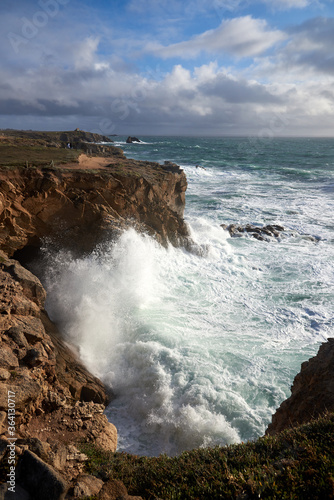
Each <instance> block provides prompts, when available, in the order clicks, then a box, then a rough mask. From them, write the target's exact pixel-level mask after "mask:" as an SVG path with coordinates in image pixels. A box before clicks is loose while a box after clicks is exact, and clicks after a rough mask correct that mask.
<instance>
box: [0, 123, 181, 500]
mask: <svg viewBox="0 0 334 500" xmlns="http://www.w3.org/2000/svg"><path fill="white" fill-rule="evenodd" d="M74 139H77V142H75V140H74ZM105 140H106V138H104V137H101V136H96V135H94V136H92V135H89V134H88V135H87V133H83V132H81V131H76V133H75V136H71V135H70V134H69V133H63V134H62V133H46V136H45V134H44V133H37V132H34V133H26V132H24V133H20V132H19V131H17V133H13V131H7V133H6V134H3V135H2V136H1V140H0V288H1V294H0V313H1V314H0V332H1V337H0V354H1V356H0V459H1V466H0V483H2V485H1V484H0V497H1V494H5V492H6V491H7V493H6V495H7V496H8V495H10V492H11V491H13V490H10V488H11V482H10V481H12V483H13V485H14V488H17V489H16V490H15V492H16V493H17V491H19V493H20V494H22V495H23V497H24V495H26V496H25V497H24V498H33V499H34V500H38V499H40V500H44V499H48V500H51V499H53V498H55V499H60V498H64V497H65V495H66V498H80V497H81V496H85V495H86V496H89V495H92V494H94V491H98V489H101V488H102V485H103V481H101V480H100V479H99V480H97V479H96V478H93V477H91V476H87V475H83V474H82V473H83V469H84V464H85V462H86V460H87V456H86V455H85V454H84V453H81V452H80V451H79V448H78V446H79V444H80V443H82V442H88V443H89V442H93V443H94V444H95V445H97V446H98V447H99V448H101V449H104V450H105V451H115V450H116V445H117V431H116V428H115V427H114V426H113V425H112V424H111V423H109V422H108V420H107V418H106V417H105V415H104V409H105V406H106V404H107V403H108V401H109V400H110V399H111V398H112V397H113V395H112V393H108V394H107V392H106V389H105V388H104V387H103V385H102V383H101V382H100V381H99V380H97V379H96V378H95V377H93V376H92V375H91V374H90V373H89V372H88V371H87V369H86V368H85V367H84V366H83V365H82V364H81V363H80V361H79V360H78V359H77V357H76V355H75V353H74V352H72V350H71V348H70V346H68V345H67V344H65V342H64V341H63V340H62V338H61V335H60V333H59V332H58V330H57V327H56V325H54V324H53V323H52V322H51V321H50V319H49V318H48V315H47V313H46V311H45V309H44V301H45V297H46V293H45V290H44V288H43V286H42V284H41V283H40V281H39V279H38V278H37V277H36V276H34V275H33V274H32V273H31V272H30V271H28V270H27V269H26V268H25V267H23V266H22V265H21V263H20V262H18V260H17V259H19V260H20V261H21V262H24V261H25V260H27V259H28V256H29V255H31V253H32V252H35V250H38V248H39V247H40V246H41V244H42V241H43V238H45V237H47V238H51V239H52V241H53V243H54V244H55V245H57V246H58V247H66V248H70V249H71V250H73V251H75V252H77V253H80V254H82V253H85V252H89V251H91V250H92V249H93V248H94V247H95V246H96V244H97V243H99V242H103V241H104V240H105V239H108V240H109V239H110V238H112V237H114V236H116V235H117V234H118V233H119V232H120V231H121V230H123V229H124V228H127V227H129V226H135V227H136V228H137V229H138V230H140V231H144V232H146V233H148V234H150V235H152V236H153V237H155V238H156V239H157V240H158V241H159V242H161V243H162V244H164V245H167V244H168V243H169V242H170V243H172V244H174V245H179V244H182V243H184V242H185V241H186V238H187V234H188V232H187V227H186V225H185V223H184V221H183V211H184V205H185V191H186V187H187V181H186V177H185V174H184V172H183V171H182V170H181V169H180V168H179V167H178V166H177V165H174V164H169V163H168V164H166V165H160V164H158V163H150V162H139V161H134V160H129V159H127V158H125V157H124V155H123V152H122V151H121V150H119V149H118V148H115V147H113V146H112V145H105V144H103V142H104V141H105ZM68 141H71V144H64V143H67V142H68ZM74 146H75V147H74ZM75 148H77V149H75ZM26 158H28V159H26ZM11 467H13V469H11ZM11 474H12V475H11ZM47 478H49V479H47ZM101 483H102V484H101ZM96 488H97V489H96ZM110 488H112V485H111V486H110ZM115 488H116V489H115V492H116V493H117V491H118V490H119V489H120V490H122V494H123V495H124V497H125V498H127V496H126V490H125V488H124V487H122V485H118V486H117V485H116V486H115ZM124 490H125V491H124ZM116 493H115V495H116ZM29 495H30V496H29ZM115 495H114V496H115ZM5 498H7V497H5ZM8 498H9V497H8ZM108 498H113V496H109V497H108ZM115 498H116V496H115Z"/></svg>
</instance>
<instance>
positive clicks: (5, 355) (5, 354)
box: [0, 344, 19, 370]
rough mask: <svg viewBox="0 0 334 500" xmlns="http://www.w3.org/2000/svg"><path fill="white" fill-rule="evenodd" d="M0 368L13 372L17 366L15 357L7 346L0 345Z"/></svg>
mask: <svg viewBox="0 0 334 500" xmlns="http://www.w3.org/2000/svg"><path fill="white" fill-rule="evenodd" d="M0 366H1V367H3V368H5V369H7V370H14V369H15V368H17V367H18V366H19V361H18V359H17V356H16V355H15V354H14V352H13V350H12V349H11V348H10V347H9V346H7V345H4V344H2V345H0Z"/></svg>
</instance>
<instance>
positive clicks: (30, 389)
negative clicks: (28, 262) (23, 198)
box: [0, 252, 117, 498]
mask: <svg viewBox="0 0 334 500" xmlns="http://www.w3.org/2000/svg"><path fill="white" fill-rule="evenodd" d="M0 289H1V294H0V313H1V315H0V318H1V322H0V332H1V337H0V338H1V340H0V354H1V356H0V438H1V439H2V442H5V443H6V440H7V439H8V437H9V434H8V428H9V426H12V427H13V428H14V430H13V431H12V432H13V434H11V435H13V436H14V437H15V439H16V440H15V449H16V453H15V455H16V457H17V458H18V463H17V474H18V475H17V481H18V484H19V485H20V486H21V487H22V488H24V489H26V490H27V491H28V492H30V493H31V491H32V489H33V488H34V484H35V483H34V481H38V477H39V476H38V474H41V475H42V476H43V477H44V476H45V474H46V475H47V476H48V474H51V475H50V477H54V478H55V477H56V476H57V474H59V472H60V473H61V475H62V477H63V478H65V480H66V481H68V482H70V481H71V480H72V478H73V477H75V476H76V475H77V474H78V473H80V472H81V471H82V468H83V465H84V461H85V456H82V454H81V453H80V452H79V451H78V449H77V448H75V446H74V445H75V444H76V443H77V442H82V441H87V442H94V443H95V444H97V445H98V446H99V447H101V448H102V449H104V450H106V451H115V450H116V445H117V432H116V429H115V427H114V426H113V425H112V424H111V423H109V422H108V420H107V418H106V416H105V415H104V413H103V412H104V408H105V405H106V404H107V402H108V401H109V399H110V397H111V396H112V395H111V394H109V395H108V394H107V393H106V390H105V389H104V387H103V385H102V383H101V382H100V381H99V380H97V379H96V378H95V377H94V376H92V375H91V374H90V373H89V372H88V371H87V370H86V368H85V367H84V366H83V365H82V364H81V363H80V362H79V361H78V359H77V358H76V357H75V355H74V354H73V353H72V352H71V351H70V350H69V348H68V347H67V346H66V345H65V344H64V342H63V341H62V339H61V337H60V334H59V332H58V331H57V329H56V327H55V325H53V324H52V323H51V321H50V320H49V319H48V317H47V315H46V313H45V311H44V299H45V291H44V289H43V287H42V285H41V283H40V282H39V280H38V279H37V278H36V277H35V276H34V275H33V274H31V273H30V272H29V271H27V270H26V269H25V268H23V267H22V266H21V265H20V264H19V263H18V262H16V261H14V260H12V259H9V258H8V257H7V256H6V255H5V254H4V253H3V252H1V253H0ZM9 407H11V408H13V409H14V411H11V412H9ZM8 444H11V443H9V442H8ZM5 450H6V451H5V454H4V460H5V461H6V458H8V453H9V452H10V449H9V448H8V447H7V445H6V446H5ZM28 450H29V453H27V451H28ZM34 455H36V456H37V457H38V460H37V459H35V458H34ZM36 464H37V465H36ZM43 464H44V465H43ZM30 467H31V468H33V469H34V470H35V473H36V477H35V479H32V478H31V474H30V473H29V474H28V473H27V470H28V469H29V468H30ZM50 467H51V469H49V468H50ZM53 469H54V470H55V471H56V472H55V473H54V474H53V473H52V470H53ZM45 470H48V471H49V472H45ZM50 471H51V472H50ZM57 471H58V472H57ZM50 481H51V480H50ZM62 481H63V480H59V481H57V485H58V486H57V488H58V487H59V488H60V487H62V486H61V485H62V484H63V482H62ZM51 482H52V481H51ZM57 488H56V489H57ZM57 491H58V490H57ZM59 491H60V490H59ZM33 498H37V496H34V497H33ZM40 498H53V497H52V496H50V497H46V496H44V497H43V496H42V497H40ZM54 498H58V497H54Z"/></svg>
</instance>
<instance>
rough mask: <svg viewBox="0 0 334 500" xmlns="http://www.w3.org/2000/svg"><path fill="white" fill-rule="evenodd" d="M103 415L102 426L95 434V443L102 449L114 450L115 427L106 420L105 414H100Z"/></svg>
mask: <svg viewBox="0 0 334 500" xmlns="http://www.w3.org/2000/svg"><path fill="white" fill-rule="evenodd" d="M103 417H104V419H103V420H104V426H103V429H102V430H101V432H100V433H99V434H98V435H97V437H96V439H95V444H96V446H98V447H99V448H101V449H102V450H104V451H112V452H115V451H116V448H117V429H116V427H115V426H114V425H113V424H112V423H111V422H108V420H107V417H106V416H105V415H101V418H103Z"/></svg>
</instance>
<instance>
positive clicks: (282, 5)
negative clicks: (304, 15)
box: [262, 0, 318, 10]
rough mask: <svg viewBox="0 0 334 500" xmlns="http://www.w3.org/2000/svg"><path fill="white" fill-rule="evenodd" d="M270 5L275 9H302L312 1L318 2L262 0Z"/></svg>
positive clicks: (306, 0) (305, 0) (316, 0)
mask: <svg viewBox="0 0 334 500" xmlns="http://www.w3.org/2000/svg"><path fill="white" fill-rule="evenodd" d="M262 1H263V2H264V3H266V4H268V5H271V6H272V7H273V8H274V9H275V10H289V9H304V8H305V7H307V6H308V5H310V4H312V3H316V4H318V0H262Z"/></svg>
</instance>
